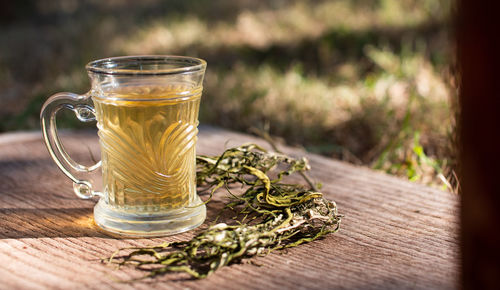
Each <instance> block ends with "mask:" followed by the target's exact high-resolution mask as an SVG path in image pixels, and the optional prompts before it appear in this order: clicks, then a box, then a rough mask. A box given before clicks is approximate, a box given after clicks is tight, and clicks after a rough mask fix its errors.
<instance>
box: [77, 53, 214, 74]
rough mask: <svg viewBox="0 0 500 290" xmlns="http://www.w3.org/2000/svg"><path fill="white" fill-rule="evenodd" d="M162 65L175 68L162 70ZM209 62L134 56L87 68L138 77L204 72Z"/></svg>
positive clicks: (186, 57) (164, 56) (95, 62)
mask: <svg viewBox="0 0 500 290" xmlns="http://www.w3.org/2000/svg"><path fill="white" fill-rule="evenodd" d="M141 63H144V64H148V65H158V68H145V69H143V68H141V69H136V68H126V67H123V66H124V65H127V64H136V65H140V64H141ZM161 65H170V66H173V67H169V68H161ZM206 66H207V62H206V61H204V60H203V59H201V58H196V57H190V56H177V55H133V56H116V57H108V58H103V59H98V60H94V61H91V62H89V63H88V64H87V65H86V66H85V68H86V69H87V71H89V72H93V73H98V74H108V75H121V76H127V75H130V76H138V75H172V74H182V73H192V72H199V71H203V70H204V69H205V68H206Z"/></svg>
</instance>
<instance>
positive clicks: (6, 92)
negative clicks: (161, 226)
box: [0, 0, 457, 191]
mask: <svg viewBox="0 0 500 290" xmlns="http://www.w3.org/2000/svg"><path fill="white" fill-rule="evenodd" d="M450 6H451V0H444V1H440V0H350V1H347V0H339V1H320V0H317V1H299V0H297V1H285V0H277V1H254V0H200V1H195V0H172V1H160V0H143V1H134V0H109V1H101V0H87V1H77V0H38V1H37V0H32V1H3V2H2V4H0V25H1V28H0V101H1V102H2V105H1V106H0V132H5V131H12V130H31V129H38V128H39V117H38V116H39V111H40V107H41V105H42V103H43V102H44V101H45V99H46V98H47V97H48V96H50V95H51V94H53V93H55V92H60V91H73V92H79V93H84V92H86V91H87V90H88V89H89V81H88V78H87V75H86V72H85V70H84V65H85V64H86V63H87V62H89V61H91V60H94V59H99V58H104V57H108V56H118V55H131V54H175V55H189V56H196V57H200V58H203V59H206V60H207V61H208V64H209V66H208V70H207V75H206V80H205V89H204V93H203V100H202V108H201V112H200V118H201V122H202V123H205V124H214V125H218V126H222V127H226V128H230V129H234V130H238V131H243V132H249V130H250V128H252V127H256V128H260V129H265V130H269V133H270V134H271V135H274V136H279V137H281V138H282V139H283V140H284V141H285V142H287V143H288V144H291V145H296V146H297V145H298V146H303V147H305V148H306V149H307V150H309V151H311V152H316V153H319V154H323V155H325V156H330V157H334V158H338V159H342V160H346V161H349V162H352V163H355V164H360V165H366V166H370V167H372V168H376V169H380V170H383V171H386V172H389V173H391V174H395V175H399V176H405V177H407V178H408V179H410V180H412V181H419V182H423V183H426V184H431V185H434V186H438V187H442V188H444V189H448V190H451V191H456V188H457V181H456V179H455V178H454V171H453V169H454V167H455V166H456V155H455V152H454V150H453V148H454V146H453V144H454V142H455V111H456V106H455V102H456V95H457V92H456V86H455V80H454V78H453V70H452V68H453V59H454V51H453V47H452V46H451V43H452V41H451V39H450V35H451V33H450V21H449V18H450V14H451V11H452V9H451V7H450ZM60 119H61V121H60V122H59V123H60V126H62V127H70V128H82V127H84V126H85V125H84V124H81V123H79V122H78V121H77V120H76V118H74V116H72V115H71V114H69V113H66V114H64V115H63V116H62V118H60Z"/></svg>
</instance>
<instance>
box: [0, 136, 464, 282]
mask: <svg viewBox="0 0 500 290" xmlns="http://www.w3.org/2000/svg"><path fill="white" fill-rule="evenodd" d="M228 140H229V141H228ZM63 141H64V144H65V145H66V147H67V148H68V150H69V151H70V152H72V154H73V155H74V156H75V159H77V160H87V163H91V162H89V160H90V158H89V156H90V154H89V148H90V151H91V152H92V153H93V154H94V155H95V156H98V154H99V151H98V143H97V136H95V135H94V134H91V132H90V133H89V132H86V133H84V132H79V133H77V134H75V133H68V134H66V136H65V138H64V139H63ZM248 141H256V142H258V143H260V144H265V142H263V141H262V140H259V139H257V138H254V137H251V136H248V135H243V134H237V133H232V132H229V131H225V130H221V129H214V128H206V127H204V128H202V129H201V132H200V136H199V144H198V152H199V153H201V154H219V153H221V152H222V150H223V149H224V148H225V146H226V147H227V146H234V145H239V144H242V143H244V142H248ZM226 142H227V143H226ZM287 150H289V152H292V151H294V150H291V149H289V148H287ZM290 150H291V151H290ZM294 152H297V151H294ZM307 157H308V158H309V159H310V163H311V165H312V168H313V169H312V172H311V176H312V177H313V178H315V179H317V180H320V181H322V182H323V184H324V187H323V189H322V191H323V192H324V193H325V194H326V196H327V197H329V198H331V199H334V200H335V201H336V202H337V204H338V206H339V211H340V212H341V213H342V214H344V215H345V217H344V218H343V221H342V227H341V230H340V231H339V232H338V233H336V234H332V235H330V236H328V237H327V238H325V239H324V240H321V241H315V242H312V243H310V244H306V245H302V246H299V247H297V248H293V249H290V250H288V251H287V252H286V253H271V254H270V255H268V256H266V257H258V258H256V259H255V260H256V262H257V263H258V264H261V266H259V267H258V266H255V265H252V264H248V263H247V264H236V265H232V266H229V267H226V268H223V269H221V270H220V271H218V272H217V273H215V274H214V275H212V276H210V277H208V278H207V279H204V280H191V279H188V277H187V276H185V275H182V274H178V275H177V274H174V275H169V276H166V277H163V278H159V279H155V280H146V281H143V282H136V283H132V284H123V283H118V282H116V278H118V279H129V278H130V277H137V272H134V271H132V270H128V271H116V270H115V269H114V268H113V267H110V266H108V265H105V264H102V263H100V261H99V259H100V258H101V257H106V256H109V255H110V254H111V253H112V252H113V251H114V250H115V249H117V248H119V247H125V246H140V245H152V244H157V243H160V242H161V241H164V240H180V239H186V238H188V237H189V236H191V235H192V232H190V233H185V234H182V235H177V236H173V237H167V238H156V239H120V238H115V237H113V236H110V235H108V234H106V233H104V232H102V231H100V230H99V229H98V228H97V227H96V226H95V225H94V224H93V220H92V208H93V205H94V203H95V201H91V200H90V201H89V200H87V201H85V200H80V199H78V198H77V197H76V196H75V195H74V194H73V192H72V187H71V182H70V180H69V179H67V178H66V177H65V176H64V175H63V174H62V173H61V172H60V171H59V170H58V169H57V167H56V165H55V164H54V163H53V162H52V160H51V159H50V157H49V155H48V153H47V150H46V149H45V147H44V145H43V143H42V140H41V134H40V133H39V132H33V133H12V134H4V135H0V288H2V289H16V288H18V289H20V288H23V289H25V288H32V289H40V288H61V289H79V288H86V289H106V288H113V289H115V288H116V289H118V288H119V289H132V288H133V289H135V288H137V289H148V288H155V289H164V288H165V289H170V288H172V289H177V288H179V289H180V288H183V289H188V288H189V289H332V288H334V289H360V288H361V289H404V288H416V289H449V288H456V287H458V284H457V283H458V274H459V266H458V265H459V264H460V263H459V254H458V253H459V245H458V197H457V196H456V195H454V194H452V193H448V192H443V191H440V190H436V189H433V188H429V187H425V186H422V185H418V184H414V183H410V182H407V181H404V180H401V179H398V178H395V177H392V176H388V175H385V174H382V173H378V172H374V171H371V170H369V169H365V168H361V167H356V166H352V165H349V164H345V163H342V162H338V161H334V160H331V159H327V158H324V157H320V156H317V155H312V154H307ZM219 204H220V203H219ZM216 205H217V201H215V202H214V203H209V204H208V212H209V217H213V216H214V214H215V212H216V209H215V208H214V207H217V206H216ZM113 277H116V278H113Z"/></svg>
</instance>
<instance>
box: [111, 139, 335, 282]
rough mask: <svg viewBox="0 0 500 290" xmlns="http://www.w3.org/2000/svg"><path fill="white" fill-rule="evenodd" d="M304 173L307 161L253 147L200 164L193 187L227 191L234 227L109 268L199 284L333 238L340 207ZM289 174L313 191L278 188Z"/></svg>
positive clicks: (119, 259)
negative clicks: (182, 276) (227, 269)
mask: <svg viewBox="0 0 500 290" xmlns="http://www.w3.org/2000/svg"><path fill="white" fill-rule="evenodd" d="M309 169H310V167H309V165H308V163H307V160H306V159H304V158H302V159H295V158H292V157H289V156H286V155H284V154H282V153H274V152H268V151H266V150H265V149H263V148H261V147H259V146H257V145H255V144H246V145H243V146H240V147H237V148H231V149H228V150H226V151H225V152H224V153H223V154H222V155H220V156H215V157H208V156H198V157H197V184H198V186H202V187H203V186H204V187H206V190H207V191H209V192H210V198H211V197H212V195H213V194H214V192H215V191H216V190H217V189H219V188H225V189H226V190H227V191H228V193H229V197H228V202H227V203H226V204H225V207H224V209H223V211H224V210H231V211H232V212H234V213H235V214H234V215H235V216H234V218H233V219H231V221H232V222H233V223H234V224H231V225H228V224H226V223H218V224H215V225H213V226H211V227H209V228H208V229H206V230H203V231H201V232H200V233H198V234H197V235H196V236H195V237H193V238H192V239H191V240H189V241H181V242H171V243H163V244H161V245H158V246H152V247H144V248H125V249H120V250H118V251H117V252H115V254H113V255H112V256H111V257H110V258H109V259H107V260H108V261H109V262H111V263H116V264H118V265H120V266H122V265H133V266H135V267H136V268H137V269H139V270H142V271H145V273H146V274H145V275H144V277H143V278H147V277H155V276H158V275H162V274H166V273H171V272H185V273H188V274H190V275H191V276H192V277H194V278H204V277H206V276H208V275H210V274H212V273H213V272H215V271H216V270H217V269H219V268H221V267H224V266H226V265H229V264H231V263H234V262H238V261H241V260H242V259H244V258H250V257H252V256H255V255H266V254H268V253H269V252H271V251H272V250H277V249H284V248H289V247H295V246H297V245H300V244H303V243H307V242H310V241H314V240H316V239H318V238H321V237H324V236H325V235H327V234H329V233H333V232H336V231H338V229H339V226H340V220H341V216H340V215H339V214H338V213H337V206H336V204H335V202H333V201H330V200H327V199H325V198H324V197H323V194H322V193H320V192H318V191H317V190H316V189H315V186H314V185H312V184H313V183H312V182H311V181H310V180H309V178H308V177H307V175H306V174H305V171H306V170H309ZM294 173H298V174H301V175H302V176H303V177H304V178H305V179H306V181H307V182H308V184H309V185H310V187H312V188H311V189H309V188H307V187H305V186H303V185H300V184H288V183H285V182H284V181H283V179H284V177H285V176H287V175H291V174H294ZM235 185H240V186H243V189H244V192H243V193H241V194H234V193H233V192H232V191H231V188H234V187H235ZM210 198H209V200H210ZM227 223H229V222H227Z"/></svg>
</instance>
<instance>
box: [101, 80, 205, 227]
mask: <svg viewBox="0 0 500 290" xmlns="http://www.w3.org/2000/svg"><path fill="white" fill-rule="evenodd" d="M200 97H201V92H193V91H189V90H186V89H185V88H183V87H176V86H173V85H171V86H132V87H123V88H120V91H113V92H112V93H106V94H105V97H103V98H101V97H99V96H94V97H93V102H94V106H95V111H96V117H97V126H98V128H99V139H100V142H101V150H102V151H101V154H102V172H103V191H104V198H103V199H102V200H101V201H99V204H98V205H97V207H96V222H98V223H99V221H98V220H99V217H98V215H99V214H101V216H105V217H104V218H103V220H102V221H101V224H100V226H102V227H104V228H106V225H105V224H104V225H103V224H102V223H103V222H104V223H106V222H109V220H110V219H111V220H113V219H114V220H116V222H115V224H116V225H118V224H120V223H121V224H122V225H120V227H124V226H123V225H125V227H127V222H124V220H123V219H131V223H130V226H131V227H130V229H109V226H108V228H107V229H108V230H111V231H115V232H119V233H125V234H131V235H134V232H138V233H137V234H138V235H144V233H142V232H143V231H144V230H145V231H146V232H147V233H151V234H148V235H163V233H160V232H162V231H163V232H165V231H169V232H171V233H175V232H180V231H184V230H185V228H186V227H195V226H198V225H199V224H200V223H201V222H203V220H204V218H205V208H204V206H199V207H192V206H194V205H197V204H200V203H201V202H200V200H199V198H198V196H197V194H196V176H195V169H196V168H195V166H196V148H195V145H196V140H197V133H198V129H197V126H198V109H199V103H200ZM98 207H101V208H102V210H101V212H100V211H99V210H98ZM200 211H203V213H202V214H201V213H200ZM192 214H195V216H196V218H195V219H193V220H192V221H189V218H188V221H187V223H186V222H185V221H183V222H181V223H180V225H178V224H179V222H177V224H176V222H175V220H176V219H182V218H185V217H186V216H188V217H189V216H190V215H192ZM201 216H202V219H201V222H200V217H201ZM169 219H170V220H172V219H174V222H170V223H169V221H168V220H169ZM141 220H144V222H143V224H144V226H146V229H141V228H140V227H139V228H138V229H137V225H139V224H141ZM153 221H154V222H153ZM155 222H156V223H157V225H158V228H155V227H154V226H153V227H152V226H151V224H154V223H155ZM134 224H136V227H135V228H136V229H134V226H133V225H134ZM116 225H115V226H116ZM162 226H163V229H162ZM148 227H149V228H148ZM141 231H142V232H141ZM158 231H160V232H158ZM155 233H156V234H155Z"/></svg>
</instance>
